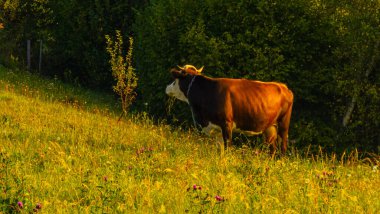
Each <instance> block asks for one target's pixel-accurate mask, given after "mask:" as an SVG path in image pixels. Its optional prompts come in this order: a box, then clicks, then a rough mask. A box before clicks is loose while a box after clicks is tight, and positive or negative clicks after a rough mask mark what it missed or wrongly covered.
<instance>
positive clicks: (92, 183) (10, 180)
mask: <svg viewBox="0 0 380 214" xmlns="http://www.w3.org/2000/svg"><path fill="white" fill-rule="evenodd" d="M117 108H118V106H117V105H116V104H115V101H114V97H113V96H112V95H107V94H101V93H95V92H91V91H88V90H84V89H80V88H75V87H71V86H68V85H65V84H62V83H60V82H59V81H57V80H49V79H43V78H40V77H38V76H34V75H30V74H26V73H24V72H17V71H9V70H7V69H5V68H2V67H0V213H1V212H3V213H9V212H13V211H19V212H23V213H29V212H33V209H34V210H35V211H38V212H41V213H90V212H95V213H102V212H105V213H118V212H119V213H185V212H189V213H199V212H202V213H257V212H263V213H379V212H380V191H379V190H378V189H379V186H380V172H379V168H378V165H376V164H379V162H378V159H376V158H375V159H374V160H373V161H372V162H366V163H364V161H361V160H359V159H358V158H357V157H355V154H353V155H351V156H350V157H343V158H340V157H339V158H337V157H335V156H334V155H326V154H322V153H319V154H314V155H313V156H310V155H301V154H300V153H299V152H294V151H293V155H291V156H286V157H280V158H274V159H272V158H271V157H270V156H269V155H268V154H267V151H266V150H265V151H261V150H260V149H258V148H251V147H247V146H240V147H235V148H233V149H231V150H230V151H228V152H226V153H224V154H221V153H220V152H219V150H218V146H217V145H216V143H215V142H214V141H213V139H210V138H207V137H203V136H200V135H197V134H195V133H193V132H192V131H187V130H180V129H178V128H173V127H170V126H168V125H166V124H159V125H155V124H154V123H153V122H152V120H151V119H150V118H149V117H148V116H146V115H144V114H142V115H140V116H133V117H132V116H131V117H130V118H128V119H126V120H122V121H120V122H118V121H117V120H118V116H119V113H120V112H118V111H116V110H115V109H117ZM376 161H377V162H376ZM194 185H196V186H194ZM18 202H22V203H23V208H20V207H19V205H18V204H17V203H18ZM37 204H40V205H41V206H42V208H41V209H37V208H36V205H37Z"/></svg>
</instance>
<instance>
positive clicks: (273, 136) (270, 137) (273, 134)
mask: <svg viewBox="0 0 380 214" xmlns="http://www.w3.org/2000/svg"><path fill="white" fill-rule="evenodd" d="M264 137H265V141H266V143H268V144H269V146H270V152H271V154H272V155H274V154H275V153H276V150H277V145H276V140H277V128H276V126H274V125H272V126H269V127H268V128H267V129H266V130H265V132H264Z"/></svg>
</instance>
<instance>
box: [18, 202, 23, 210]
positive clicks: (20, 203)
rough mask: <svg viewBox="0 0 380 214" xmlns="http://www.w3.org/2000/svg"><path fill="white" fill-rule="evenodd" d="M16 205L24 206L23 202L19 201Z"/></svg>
mask: <svg viewBox="0 0 380 214" xmlns="http://www.w3.org/2000/svg"><path fill="white" fill-rule="evenodd" d="M17 205H18V207H20V208H21V209H22V208H23V207H24V204H23V203H22V202H21V201H19V202H17Z"/></svg>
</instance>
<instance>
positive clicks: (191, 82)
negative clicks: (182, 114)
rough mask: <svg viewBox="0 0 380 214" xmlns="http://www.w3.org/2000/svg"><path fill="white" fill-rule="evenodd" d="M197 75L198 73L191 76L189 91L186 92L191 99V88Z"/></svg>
mask: <svg viewBox="0 0 380 214" xmlns="http://www.w3.org/2000/svg"><path fill="white" fill-rule="evenodd" d="M196 77H197V75H194V76H193V78H191V81H190V84H189V86H188V87H187V92H186V97H187V99H189V94H190V89H191V86H193V83H194V80H195V78H196Z"/></svg>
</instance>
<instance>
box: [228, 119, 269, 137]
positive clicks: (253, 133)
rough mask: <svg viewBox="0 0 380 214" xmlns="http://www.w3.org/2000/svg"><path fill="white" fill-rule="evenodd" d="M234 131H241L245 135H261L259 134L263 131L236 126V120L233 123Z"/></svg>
mask: <svg viewBox="0 0 380 214" xmlns="http://www.w3.org/2000/svg"><path fill="white" fill-rule="evenodd" d="M232 131H233V132H239V133H242V134H244V135H259V134H262V133H263V131H260V132H254V131H245V130H241V129H239V128H236V123H235V122H234V123H233V125H232Z"/></svg>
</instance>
